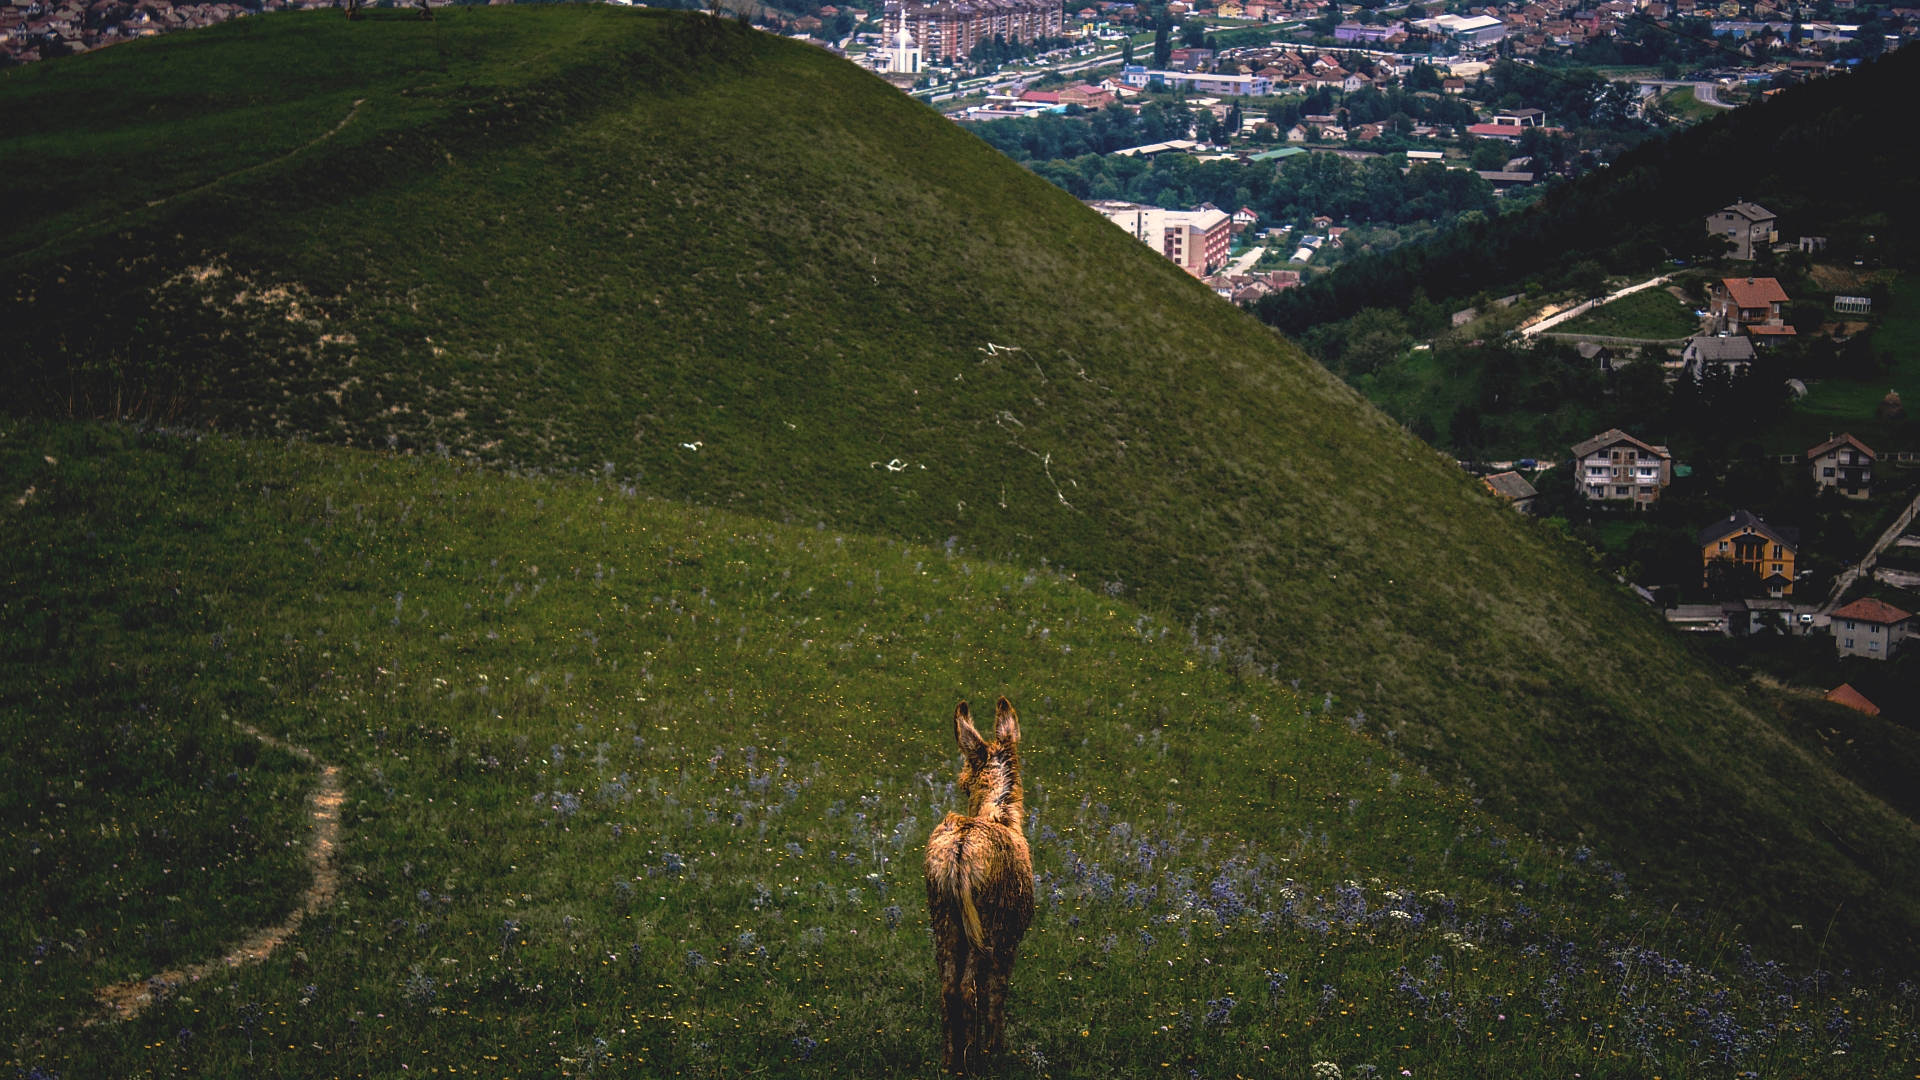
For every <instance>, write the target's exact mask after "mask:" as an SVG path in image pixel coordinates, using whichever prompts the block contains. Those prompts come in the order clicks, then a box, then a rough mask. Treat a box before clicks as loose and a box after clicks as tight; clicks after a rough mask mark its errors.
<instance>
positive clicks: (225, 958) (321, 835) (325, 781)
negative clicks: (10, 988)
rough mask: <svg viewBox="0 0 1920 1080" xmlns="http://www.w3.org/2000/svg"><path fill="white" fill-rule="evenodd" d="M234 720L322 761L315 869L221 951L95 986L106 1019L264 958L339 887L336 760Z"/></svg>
mask: <svg viewBox="0 0 1920 1080" xmlns="http://www.w3.org/2000/svg"><path fill="white" fill-rule="evenodd" d="M238 726H239V728H240V730H242V731H244V732H246V733H247V734H249V735H251V736H253V737H254V738H256V739H259V740H260V741H261V742H263V743H265V744H266V745H268V746H271V747H273V748H275V749H278V750H285V751H286V752H287V753H289V754H292V755H293V756H295V757H297V758H299V759H300V760H302V761H305V762H308V763H310V764H315V765H320V779H319V780H318V782H316V783H315V784H314V786H313V790H311V791H309V792H308V793H307V817H308V819H309V820H310V821H312V822H313V833H312V835H311V836H310V837H309V838H308V840H307V858H306V862H307V866H308V867H309V868H310V869H311V870H312V871H313V881H312V882H311V883H310V884H308V886H307V888H306V891H305V892H303V893H301V894H300V902H299V904H298V905H296V906H295V907H294V909H293V911H292V912H291V913H289V914H288V915H287V917H286V919H285V921H283V922H281V923H280V924H279V925H277V926H268V927H263V928H261V929H258V930H255V931H253V932H252V933H249V934H247V935H246V936H245V937H243V938H241V939H240V940H239V942H238V943H236V944H235V945H234V946H233V947H232V948H231V949H228V950H227V951H226V952H225V953H223V954H222V955H220V956H218V957H215V958H213V959H211V960H203V961H201V962H200V963H198V964H193V965H190V966H188V967H184V968H179V969H176V970H173V971H163V972H160V973H159V974H157V975H152V976H148V977H147V978H143V979H128V980H127V981H125V982H118V983H114V984H112V985H110V986H103V987H101V988H100V989H98V990H96V991H94V998H95V999H96V1000H97V1001H99V1002H100V1005H101V1007H102V1008H103V1009H105V1010H106V1012H107V1016H106V1017H105V1019H107V1020H110V1021H115V1022H118V1021H122V1020H131V1019H132V1018H134V1017H135V1016H138V1015H140V1013H141V1011H142V1010H144V1009H146V1007H147V1006H149V1005H151V1004H153V1002H154V1000H155V997H156V995H157V994H165V993H167V992H168V991H169V990H171V989H173V988H176V987H179V986H181V985H183V984H186V983H193V982H199V981H200V980H201V979H204V978H206V977H207V976H208V975H212V974H215V973H217V972H221V971H228V970H231V969H233V968H237V967H240V966H241V965H243V964H252V963H257V962H258V961H261V960H264V959H266V958H267V957H268V956H270V955H272V954H273V951H274V950H275V949H277V948H279V947H280V946H281V945H282V944H284V943H285V942H286V940H287V939H288V938H289V937H292V936H293V932H294V931H295V930H297V929H299V928H300V923H301V922H302V921H304V920H305V919H306V917H307V916H309V915H312V914H314V913H315V912H317V911H319V910H320V909H321V908H324V907H326V906H327V905H328V904H331V903H332V902H333V898H334V895H335V894H336V893H337V892H339V889H340V871H339V869H338V868H337V867H335V866H334V861H333V856H334V851H335V850H336V849H337V848H338V847H339V845H340V806H341V804H342V803H344V802H346V799H347V792H346V788H345V787H343V786H342V785H341V783H340V766H338V765H325V764H321V762H320V760H319V759H318V758H316V757H315V756H314V755H313V751H311V750H308V749H307V748H306V747H304V746H295V745H293V744H292V743H289V742H286V741H284V740H281V739H276V738H274V737H273V736H271V735H268V734H267V733H266V732H263V731H261V730H259V729H258V728H255V727H252V726H250V725H247V724H240V725H238Z"/></svg>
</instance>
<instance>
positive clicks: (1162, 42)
mask: <svg viewBox="0 0 1920 1080" xmlns="http://www.w3.org/2000/svg"><path fill="white" fill-rule="evenodd" d="M1172 62H1173V37H1172V28H1171V27H1170V26H1169V25H1168V24H1167V18H1166V16H1165V15H1162V16H1161V17H1160V24H1159V25H1158V26H1155V27H1154V28H1153V67H1154V70H1156V71H1165V70H1166V69H1167V65H1168V64H1170V63H1172Z"/></svg>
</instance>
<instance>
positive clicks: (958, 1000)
mask: <svg viewBox="0 0 1920 1080" xmlns="http://www.w3.org/2000/svg"><path fill="white" fill-rule="evenodd" d="M933 940H934V957H935V960H936V962H937V965H938V967H939V971H940V1019H941V1027H942V1028H944V1029H945V1030H944V1031H943V1032H942V1046H941V1051H940V1067H941V1068H943V1069H945V1070H947V1071H948V1072H951V1073H960V1072H965V1071H966V1037H967V1003H966V997H965V995H964V994H963V992H962V989H961V977H962V976H963V975H964V974H965V966H964V965H965V963H966V958H965V956H964V955H963V954H964V953H965V952H966V951H967V939H966V936H965V935H964V934H962V933H961V932H960V927H959V922H958V920H954V919H948V920H940V919H936V920H935V923H934V927H933Z"/></svg>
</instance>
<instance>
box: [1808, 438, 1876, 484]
mask: <svg viewBox="0 0 1920 1080" xmlns="http://www.w3.org/2000/svg"><path fill="white" fill-rule="evenodd" d="M1875 457H1876V455H1875V454H1874V452H1873V451H1872V450H1871V449H1869V448H1868V446H1867V444H1866V443H1863V442H1861V441H1860V440H1859V439H1856V438H1854V437H1853V436H1851V435H1847V434H1841V435H1839V436H1837V437H1835V438H1831V439H1828V440H1827V441H1826V442H1823V443H1821V444H1820V445H1819V446H1816V447H1814V448H1813V449H1811V450H1809V451H1807V460H1808V461H1809V462H1812V466H1813V482H1814V483H1816V484H1818V485H1820V487H1821V488H1822V489H1824V490H1828V491H1837V492H1839V493H1840V494H1842V495H1845V496H1846V497H1847V498H1849V499H1864V498H1866V497H1867V496H1868V495H1870V494H1871V493H1872V488H1873V463H1874V460H1875Z"/></svg>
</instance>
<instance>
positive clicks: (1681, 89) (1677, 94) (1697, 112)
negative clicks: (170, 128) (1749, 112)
mask: <svg viewBox="0 0 1920 1080" xmlns="http://www.w3.org/2000/svg"><path fill="white" fill-rule="evenodd" d="M1660 107H1661V108H1662V109H1665V110H1666V111H1667V112H1668V113H1670V114H1672V115H1673V117H1674V118H1675V119H1678V120H1679V121H1680V122H1682V123H1686V124H1697V123H1699V122H1700V121H1702V120H1705V119H1707V118H1709V117H1712V116H1717V115H1719V114H1720V113H1721V112H1724V111H1725V110H1724V109H1720V108H1717V107H1715V106H1712V105H1709V104H1707V103H1706V102H1704V101H1701V100H1700V98H1699V97H1698V96H1697V95H1696V94H1694V92H1693V87H1691V86H1677V87H1674V88H1673V89H1672V90H1669V91H1667V92H1666V93H1664V94H1661V95H1660Z"/></svg>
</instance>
